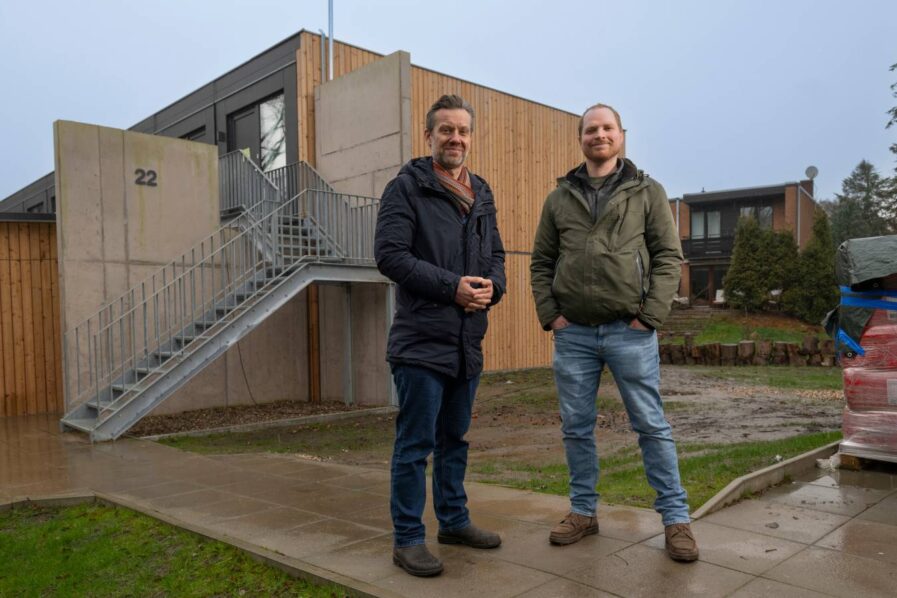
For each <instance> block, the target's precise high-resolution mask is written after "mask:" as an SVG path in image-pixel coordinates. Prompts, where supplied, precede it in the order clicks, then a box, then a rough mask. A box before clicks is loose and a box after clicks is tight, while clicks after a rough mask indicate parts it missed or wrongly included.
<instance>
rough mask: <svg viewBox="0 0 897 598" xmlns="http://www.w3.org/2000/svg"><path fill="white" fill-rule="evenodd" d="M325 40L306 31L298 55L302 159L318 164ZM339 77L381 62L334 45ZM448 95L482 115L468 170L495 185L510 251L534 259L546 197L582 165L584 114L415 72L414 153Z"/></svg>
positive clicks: (420, 151) (372, 55)
mask: <svg viewBox="0 0 897 598" xmlns="http://www.w3.org/2000/svg"><path fill="white" fill-rule="evenodd" d="M320 46H321V38H320V36H319V35H315V34H313V33H308V32H303V33H302V36H301V37H300V42H299V51H298V56H297V65H298V67H297V85H298V87H299V89H298V94H299V101H298V102H297V105H298V110H299V118H298V122H299V129H300V131H299V143H300V148H299V159H300V160H305V161H307V162H309V163H310V164H312V165H314V164H315V156H314V148H315V131H314V129H315V124H314V123H315V111H314V110H315V101H314V88H315V86H317V85H319V84H320V82H321V54H320V51H321V50H320ZM333 56H334V62H333V76H334V77H339V76H341V75H343V74H345V73H348V72H351V71H354V70H355V69H358V68H361V67H363V66H366V65H368V64H370V63H371V62H374V61H375V60H378V59H380V58H382V56H381V55H380V54H376V53H374V52H369V51H367V50H362V49H361V48H356V47H354V46H350V45H348V44H342V43H339V42H334V44H333ZM444 93H457V94H459V95H461V96H462V97H463V98H464V99H466V100H467V101H468V102H470V103H471V105H472V106H473V107H474V110H475V111H476V114H477V120H476V128H475V132H474V137H473V143H472V149H471V153H470V158H469V161H468V166H469V167H470V169H471V171H473V172H475V173H476V174H478V175H480V176H481V177H483V178H484V179H486V180H487V181H488V182H489V185H490V186H491V187H492V190H493V192H494V193H495V201H496V204H497V206H498V217H499V227H500V228H501V232H502V239H503V241H504V243H505V248H506V249H508V250H509V251H520V252H526V253H529V252H530V251H531V250H532V243H533V236H534V235H535V232H536V225H537V224H538V222H539V215H540V213H541V210H542V203H543V202H544V200H545V196H546V195H547V194H548V193H549V192H550V191H551V190H552V189H554V188H555V186H556V180H557V178H558V177H559V176H563V175H564V174H566V173H567V171H568V170H570V169H571V168H573V167H574V166H576V165H577V164H579V163H580V162H582V151H581V150H580V147H579V143H578V142H577V140H576V127H577V123H578V122H579V116H578V115H575V114H571V113H569V112H564V111H562V110H558V109H556V108H551V107H549V106H544V105H542V104H537V103H535V102H531V101H529V100H524V99H522V98H518V97H515V96H512V95H510V94H507V93H503V92H500V91H496V90H494V89H490V88H488V87H483V86H481V85H476V84H474V83H470V82H468V81H464V80H462V79H458V78H455V77H450V76H448V75H443V74H441V73H437V72H434V71H431V70H428V69H424V68H421V67H417V66H413V65H412V67H411V126H412V133H411V140H412V145H411V150H412V154H413V155H414V156H424V155H427V154H428V153H429V152H428V150H427V147H426V142H425V139H424V120H425V117H426V114H427V110H428V109H429V108H430V106H431V105H432V104H433V102H434V101H436V100H437V99H438V98H439V96H441V95H442V94H444Z"/></svg>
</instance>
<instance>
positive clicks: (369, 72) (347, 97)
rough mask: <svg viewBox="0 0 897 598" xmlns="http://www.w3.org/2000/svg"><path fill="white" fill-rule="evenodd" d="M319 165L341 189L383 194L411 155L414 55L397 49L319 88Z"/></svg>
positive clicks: (317, 111) (317, 128)
mask: <svg viewBox="0 0 897 598" xmlns="http://www.w3.org/2000/svg"><path fill="white" fill-rule="evenodd" d="M315 131H316V135H315V155H316V160H317V162H316V168H317V170H318V171H319V172H320V173H321V174H322V175H323V176H324V178H325V179H327V181H329V182H330V184H332V185H333V187H334V188H335V189H336V190H337V191H341V192H343V193H351V194H354V195H367V196H372V197H379V196H380V194H381V193H382V192H383V188H384V187H385V186H386V183H388V182H389V181H390V179H392V178H393V177H394V176H395V175H396V173H398V171H399V168H400V167H401V166H402V164H404V163H405V162H407V161H408V160H409V159H411V56H410V55H409V54H408V53H407V52H396V53H394V54H390V55H389V56H387V57H385V58H382V59H380V60H377V61H376V62H374V63H372V64H369V65H367V66H365V67H363V68H360V69H358V70H355V71H352V72H351V73H348V74H346V75H343V76H342V77H339V78H337V79H334V80H332V81H328V82H326V83H324V84H323V85H321V86H319V87H317V88H316V89H315Z"/></svg>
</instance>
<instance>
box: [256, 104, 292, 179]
mask: <svg viewBox="0 0 897 598" xmlns="http://www.w3.org/2000/svg"><path fill="white" fill-rule="evenodd" d="M259 124H260V127H259V128H260V132H261V156H260V159H261V167H262V170H265V171H268V170H272V169H274V168H281V167H282V166H286V165H287V147H286V146H287V144H286V122H285V120H284V102H283V94H281V95H279V96H277V97H274V98H271V99H270V100H267V101H265V102H262V103H261V104H259Z"/></svg>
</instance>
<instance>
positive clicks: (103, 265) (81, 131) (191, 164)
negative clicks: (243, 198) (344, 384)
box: [55, 121, 308, 414]
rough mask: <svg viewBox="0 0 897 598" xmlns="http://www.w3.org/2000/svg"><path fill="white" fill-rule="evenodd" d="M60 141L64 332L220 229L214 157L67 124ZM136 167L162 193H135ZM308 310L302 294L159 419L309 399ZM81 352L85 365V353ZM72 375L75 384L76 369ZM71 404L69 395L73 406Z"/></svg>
mask: <svg viewBox="0 0 897 598" xmlns="http://www.w3.org/2000/svg"><path fill="white" fill-rule="evenodd" d="M55 135H56V177H57V178H56V187H57V205H58V212H57V229H58V235H57V236H58V249H59V251H58V253H59V272H60V275H59V277H60V287H61V306H62V308H61V312H62V318H63V320H62V322H63V329H64V330H68V329H69V328H71V327H72V326H74V325H76V324H78V323H79V322H81V321H82V320H84V319H85V318H86V317H88V316H90V315H92V314H94V313H95V312H96V311H97V310H99V309H100V308H101V307H102V306H103V304H104V303H105V302H107V301H109V300H111V299H114V298H116V297H118V296H119V295H121V294H122V293H124V292H125V291H127V290H128V289H130V288H131V287H133V286H134V285H136V284H138V283H140V282H141V281H143V280H144V279H145V278H146V277H147V276H149V275H151V274H153V273H155V272H156V271H158V269H159V268H160V267H161V266H163V265H165V264H167V263H169V262H170V261H171V260H173V259H175V258H176V257H178V256H180V255H181V254H182V253H183V252H184V251H186V250H187V249H189V248H190V247H192V246H194V245H195V244H196V243H198V242H199V241H201V240H203V239H205V238H206V237H208V236H209V235H210V234H211V233H213V232H214V231H215V230H217V229H218V227H219V226H220V218H219V197H218V151H217V149H216V148H215V146H211V145H206V144H201V143H192V142H188V141H183V140H179V139H172V138H167V137H158V136H152V135H144V134H141V133H134V132H129V131H121V130H118V129H110V128H106V127H99V126H95V125H86V124H81V123H74V122H66V121H59V122H57V123H56V124H55ZM137 168H141V169H143V170H154V171H155V172H156V186H155V187H151V186H147V185H137V184H136V183H135V180H136V175H135V174H134V171H135V170H136V169H137ZM306 309H307V307H306V294H305V293H300V294H299V295H298V296H297V297H295V298H294V299H293V300H292V301H291V302H289V303H288V304H287V305H285V306H284V307H283V308H282V309H280V310H278V311H277V312H276V313H274V314H272V315H271V317H270V318H269V319H267V320H266V321H265V322H263V323H262V324H261V325H260V326H259V327H258V328H256V329H255V330H254V331H253V332H252V333H250V334H249V335H248V336H246V337H245V338H244V339H243V340H241V341H240V342H239V343H238V344H237V345H236V346H234V347H232V348H231V349H230V350H229V351H228V352H227V353H226V354H224V355H223V356H221V357H220V358H219V359H218V360H216V361H215V362H214V363H212V364H211V365H210V366H209V367H207V368H206V369H205V370H204V371H202V372H200V373H199V374H198V375H197V376H196V377H194V378H193V379H192V380H190V381H189V382H188V383H187V384H186V385H185V386H183V387H182V388H181V389H180V390H178V391H177V392H176V393H175V394H174V395H173V396H172V397H170V398H169V399H168V400H167V401H165V402H164V403H162V404H161V405H160V406H159V407H158V408H157V409H156V410H155V411H154V413H157V414H158V413H171V412H177V411H183V410H190V409H199V408H205V407H214V406H225V405H236V404H249V403H253V402H258V403H262V402H270V401H275V400H281V399H293V400H307V399H308V363H307V362H308V347H307V320H306ZM82 340H83V339H82ZM80 348H81V353H82V362H83V361H84V358H85V357H86V347H84V346H83V345H82V346H81V347H80ZM73 350H74V348H73V347H69V351H73ZM70 361H72V360H70ZM67 368H69V371H68V372H67V375H68V376H73V375H74V368H73V364H72V363H68V364H67ZM82 369H83V368H82ZM82 374H83V372H82ZM72 400H73V397H67V402H68V403H69V405H68V406H69V407H71V406H73V405H72V403H71V401H72Z"/></svg>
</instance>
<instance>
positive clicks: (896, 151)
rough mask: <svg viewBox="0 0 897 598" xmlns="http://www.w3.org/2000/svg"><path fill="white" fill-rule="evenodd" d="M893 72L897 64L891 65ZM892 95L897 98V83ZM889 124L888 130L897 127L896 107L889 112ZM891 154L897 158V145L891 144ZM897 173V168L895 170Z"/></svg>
mask: <svg viewBox="0 0 897 598" xmlns="http://www.w3.org/2000/svg"><path fill="white" fill-rule="evenodd" d="M891 70H892V71H897V63H895V64H892V65H891ZM891 95H892V96H894V97H895V98H897V83H891ZM888 116H889V117H890V118H889V119H888V124H887V125H885V128H886V129H890V128H891V127H892V126H893V125H897V106H894V107H893V108H891V109H890V110H888ZM891 152H892V153H893V154H894V155H895V156H897V143H892V144H891ZM894 170H895V171H897V167H895V168H894Z"/></svg>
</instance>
